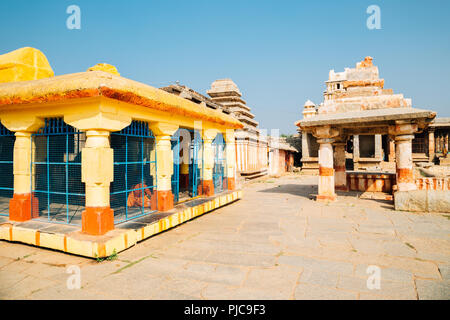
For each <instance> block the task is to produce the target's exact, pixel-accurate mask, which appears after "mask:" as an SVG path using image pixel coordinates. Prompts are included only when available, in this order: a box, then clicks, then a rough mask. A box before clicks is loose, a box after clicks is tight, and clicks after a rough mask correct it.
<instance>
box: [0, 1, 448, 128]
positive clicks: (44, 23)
mask: <svg viewBox="0 0 450 320" xmlns="http://www.w3.org/2000/svg"><path fill="white" fill-rule="evenodd" d="M72 4H75V5H78V6H79V7H80V9H81V30H69V29H67V28H66V20H67V18H68V16H69V15H68V14H67V13H66V8H67V7H68V6H69V5H72ZM372 4H376V5H378V6H379V7H380V9H381V27H382V29H381V30H369V29H368V28H367V27H366V20H367V18H368V17H369V14H367V13H366V9H367V7H368V6H369V5H372ZM0 30H1V31H0V53H6V52H9V51H12V50H15V49H17V48H20V47H24V46H31V47H35V48H38V49H40V50H42V51H43V52H44V53H45V54H46V56H47V58H48V59H49V61H50V64H51V66H52V68H53V70H54V71H55V74H57V75H60V74H65V73H73V72H80V71H85V70H86V69H87V68H89V67H90V66H93V65H95V64H96V63H100V62H106V63H110V64H112V65H115V66H116V67H117V69H118V70H119V72H120V73H121V75H122V76H124V77H127V78H131V79H134V80H137V81H141V82H144V83H147V84H150V85H153V86H157V87H160V86H164V85H168V84H171V83H174V82H175V81H180V83H181V84H185V85H187V86H189V87H191V88H193V89H195V90H197V91H199V92H201V93H204V94H205V92H206V90H207V89H208V88H209V87H210V84H211V82H212V81H214V80H215V79H219V78H232V79H233V80H234V81H235V82H236V84H237V85H238V86H239V88H240V90H241V92H242V93H243V99H244V100H246V101H247V104H248V105H249V106H250V107H251V108H252V112H253V113H254V114H255V115H256V120H257V121H259V122H260V127H261V128H264V129H268V130H270V129H272V128H279V129H280V132H281V133H294V132H295V129H296V128H295V126H294V121H295V120H298V119H300V118H301V112H302V108H303V103H304V102H305V101H306V100H307V99H311V100H312V101H314V102H315V103H317V104H318V103H320V102H321V101H322V93H323V90H324V88H325V87H324V81H325V80H327V78H328V72H329V70H330V69H335V71H337V72H338V71H343V70H344V68H345V67H354V65H355V63H356V62H357V61H360V60H362V59H363V58H364V57H365V56H367V55H370V56H372V57H374V63H375V64H376V65H377V66H378V67H379V70H380V76H381V77H382V78H384V79H385V87H386V88H392V89H394V92H396V93H403V94H404V95H405V97H407V98H412V101H413V106H414V107H416V108H423V109H427V108H429V109H432V110H435V111H437V112H438V116H439V117H450V1H447V0H428V1H413V0H411V1H405V0H389V1H377V0H370V1H365V0H340V1H335V0H330V1H328V0H321V1H312V0H311V1H301V0H295V1H283V0H278V1H264V0H257V1H253V0H240V1H234V0H227V1H218V0H217V1H213V0H209V1H196V0H190V1H177V0H172V1H149V0H147V1H138V0H127V1H115V0H109V1H96V0H89V1H81V0H70V1H65V0H59V1H58V0H48V1H32V0H30V1H23V0H14V1H12V0H2V1H0Z"/></svg>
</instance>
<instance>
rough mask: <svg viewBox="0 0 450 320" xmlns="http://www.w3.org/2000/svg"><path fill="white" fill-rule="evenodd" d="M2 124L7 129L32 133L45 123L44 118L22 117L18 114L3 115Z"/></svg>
mask: <svg viewBox="0 0 450 320" xmlns="http://www.w3.org/2000/svg"><path fill="white" fill-rule="evenodd" d="M1 122H2V124H3V125H4V126H5V128H7V129H8V130H9V131H13V132H21V133H23V134H25V133H30V134H31V133H34V132H36V131H38V130H39V129H40V128H42V127H43V126H44V125H45V122H44V119H41V118H38V117H31V116H30V117H23V116H20V115H4V116H2V120H1Z"/></svg>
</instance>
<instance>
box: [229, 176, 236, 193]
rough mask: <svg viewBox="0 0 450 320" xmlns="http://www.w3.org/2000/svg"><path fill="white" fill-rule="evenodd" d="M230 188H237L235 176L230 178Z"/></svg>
mask: <svg viewBox="0 0 450 320" xmlns="http://www.w3.org/2000/svg"><path fill="white" fill-rule="evenodd" d="M227 183H228V190H234V189H236V182H235V180H234V177H233V178H228V182H227Z"/></svg>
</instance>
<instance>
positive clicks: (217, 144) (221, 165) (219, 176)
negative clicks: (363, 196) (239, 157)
mask: <svg viewBox="0 0 450 320" xmlns="http://www.w3.org/2000/svg"><path fill="white" fill-rule="evenodd" d="M212 145H213V149H214V167H213V183H214V193H220V192H222V191H224V190H226V189H227V179H226V177H225V167H226V157H225V140H224V138H223V135H222V134H221V133H218V134H217V136H216V138H215V139H214V140H213V143H212Z"/></svg>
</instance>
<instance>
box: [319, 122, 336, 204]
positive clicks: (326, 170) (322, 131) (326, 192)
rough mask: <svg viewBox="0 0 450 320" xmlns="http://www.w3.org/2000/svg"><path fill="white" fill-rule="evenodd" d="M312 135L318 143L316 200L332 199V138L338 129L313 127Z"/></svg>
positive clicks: (333, 192) (334, 195) (334, 194)
mask: <svg viewBox="0 0 450 320" xmlns="http://www.w3.org/2000/svg"><path fill="white" fill-rule="evenodd" d="M313 134H314V136H315V137H316V138H318V140H317V142H318V143H319V145H320V146H319V194H318V195H317V201H334V200H336V193H335V191H334V168H333V145H332V143H333V142H334V141H335V140H334V138H335V137H337V136H338V135H339V131H337V130H336V129H333V128H331V127H330V126H323V127H318V128H315V130H314V132H313Z"/></svg>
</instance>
